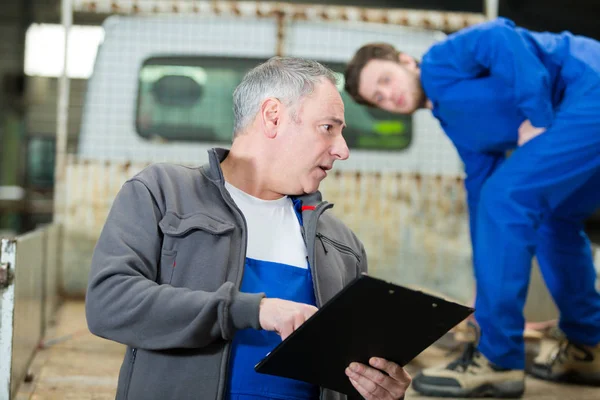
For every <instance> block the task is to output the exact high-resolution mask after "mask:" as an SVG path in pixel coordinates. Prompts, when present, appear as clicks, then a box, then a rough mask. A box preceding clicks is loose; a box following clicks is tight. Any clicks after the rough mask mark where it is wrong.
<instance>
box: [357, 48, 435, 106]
mask: <svg viewBox="0 0 600 400" xmlns="http://www.w3.org/2000/svg"><path fill="white" fill-rule="evenodd" d="M409 60H412V59H409ZM359 82H360V83H359V87H358V93H359V94H360V95H361V96H362V97H363V98H364V99H366V100H367V101H369V102H370V103H371V104H373V105H374V106H376V107H378V108H381V109H383V110H386V111H389V112H392V113H397V114H412V113H413V112H415V111H416V110H417V109H419V108H421V107H423V104H424V102H425V92H424V91H423V87H422V86H421V81H420V77H419V69H418V67H417V65H416V63H414V60H412V62H410V61H408V62H406V63H400V62H394V61H388V60H371V61H369V62H368V63H367V64H366V65H365V67H364V68H363V70H362V71H361V73H360V79H359Z"/></svg>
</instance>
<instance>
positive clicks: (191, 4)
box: [73, 0, 485, 32]
mask: <svg viewBox="0 0 600 400" xmlns="http://www.w3.org/2000/svg"><path fill="white" fill-rule="evenodd" d="M73 7H74V9H73V10H74V11H75V12H76V13H99V14H208V15H231V16H240V17H268V18H273V17H276V16H278V15H284V16H285V17H286V19H288V20H309V21H362V22H376V23H383V24H391V25H402V26H408V27H415V28H424V29H433V30H442V31H445V32H451V31H457V30H459V29H462V28H465V27H467V26H470V25H473V24H476V23H480V22H483V21H485V16H484V15H483V14H481V13H468V12H451V11H433V10H414V9H397V8H393V9H382V8H365V7H353V6H334V5H318V4H296V3H281V2H264V1H262V2H261V1H224V0H212V1H207V0H198V1H192V0H172V1H164V0H95V1H94V0H73Z"/></svg>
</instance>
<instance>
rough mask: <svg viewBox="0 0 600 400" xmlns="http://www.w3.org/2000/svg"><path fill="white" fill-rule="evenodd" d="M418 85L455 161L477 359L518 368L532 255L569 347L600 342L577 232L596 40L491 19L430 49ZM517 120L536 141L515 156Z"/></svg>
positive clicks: (595, 133) (583, 206)
mask: <svg viewBox="0 0 600 400" xmlns="http://www.w3.org/2000/svg"><path fill="white" fill-rule="evenodd" d="M421 82H422V85H423V88H424V90H425V94H426V95H427V97H428V98H429V99H430V100H431V102H432V104H433V111H432V112H433V115H434V116H435V117H436V118H437V119H438V120H439V122H440V124H441V126H442V128H443V129H444V131H445V132H446V134H447V135H448V136H449V138H450V139H451V140H452V142H453V143H454V145H455V147H456V149H457V151H458V153H459V155H460V157H461V159H462V161H463V162H464V164H465V171H466V179H465V187H466V190H467V202H468V208H469V217H470V230H471V240H472V245H473V262H474V269H475V278H476V282H477V287H476V290H477V297H476V304H475V308H476V311H475V318H476V319H477V322H478V323H479V325H480V327H481V332H482V336H481V340H480V343H479V350H480V351H481V352H482V353H483V354H484V355H485V356H486V357H487V358H488V359H490V360H491V361H492V362H493V363H495V364H497V365H499V366H501V367H504V368H512V369H523V368H524V342H523V328H524V323H525V321H524V318H523V307H524V304H525V300H526V296H527V288H528V284H529V276H530V272H531V269H530V268H531V260H532V257H533V255H534V254H536V255H537V258H538V261H539V264H540V268H541V271H542V273H543V276H544V279H545V281H546V283H547V286H548V288H549V290H550V292H551V294H552V296H553V297H554V300H555V302H556V304H557V306H558V308H559V309H560V312H561V316H560V327H561V328H562V329H563V330H564V332H565V333H566V334H567V336H568V337H569V338H570V339H571V340H573V341H575V342H577V343H580V344H587V345H593V344H596V343H598V342H600V294H598V292H597V291H596V289H595V280H596V278H595V277H596V272H595V270H594V265H593V261H592V255H591V249H590V243H589V240H588V238H587V236H586V234H585V232H584V230H583V223H584V220H585V219H586V218H587V217H589V216H590V215H591V214H592V213H593V212H594V210H595V209H596V208H597V207H599V206H600V112H599V110H600V43H599V42H597V41H594V40H592V39H589V38H585V37H581V36H575V35H573V34H571V33H569V32H563V33H560V34H552V33H539V32H531V31H528V30H526V29H523V28H519V27H516V26H515V25H514V23H513V22H512V21H510V20H507V19H504V18H498V19H496V20H494V21H490V22H486V23H483V24H479V25H477V26H473V27H470V28H467V29H464V30H462V31H459V32H457V33H454V34H452V35H450V36H449V37H448V38H447V39H446V40H444V41H442V42H440V43H437V44H435V45H434V46H432V48H431V49H430V50H429V51H428V52H427V53H426V54H425V55H424V57H423V60H422V63H421ZM527 119H528V120H530V122H531V123H532V125H533V126H535V127H543V128H546V132H544V133H543V134H542V135H539V136H537V137H536V138H534V139H532V140H530V141H529V142H527V143H526V144H525V145H523V146H521V147H518V148H517V139H518V128H519V126H520V125H521V123H522V122H523V121H525V120H527ZM515 148H516V149H515ZM510 149H515V150H514V152H513V153H512V154H511V156H510V157H508V158H506V157H505V154H506V152H507V150H510Z"/></svg>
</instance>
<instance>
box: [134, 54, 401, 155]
mask: <svg viewBox="0 0 600 400" xmlns="http://www.w3.org/2000/svg"><path fill="white" fill-rule="evenodd" d="M264 61H265V60H263V59H248V58H229V57H227V58H225V57H223V58H218V57H168V58H167V57H155V58H151V59H148V60H146V62H144V64H143V66H142V68H141V69H140V74H139V91H138V99H137V103H138V104H137V116H136V127H137V132H138V134H139V135H140V136H142V137H144V138H147V139H156V140H162V141H196V142H216V143H220V142H227V143H230V142H231V136H232V132H233V111H232V109H233V96H232V94H233V91H234V89H235V88H236V86H237V85H238V84H239V83H240V81H241V80H242V78H243V76H244V75H245V74H246V72H248V70H250V69H252V68H253V67H255V66H256V65H258V64H260V63H262V62H264ZM323 64H325V65H327V66H328V67H329V68H331V69H332V70H333V71H335V72H336V73H337V75H338V81H339V83H338V89H339V90H340V93H341V95H342V99H343V101H344V106H345V118H346V125H347V128H345V129H344V137H345V138H346V141H347V142H348V146H349V147H350V148H353V149H371V150H395V151H398V150H403V149H406V148H407V147H408V146H409V145H410V142H411V138H412V118H411V117H410V116H404V115H397V114H391V113H388V112H385V111H381V110H377V109H372V108H369V107H365V106H362V105H359V104H356V103H355V102H354V101H353V100H352V99H351V98H350V97H349V96H348V95H347V94H346V92H345V91H344V90H343V87H344V84H343V71H344V67H345V66H344V64H343V63H329V62H323Z"/></svg>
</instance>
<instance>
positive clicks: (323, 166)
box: [272, 80, 349, 195]
mask: <svg viewBox="0 0 600 400" xmlns="http://www.w3.org/2000/svg"><path fill="white" fill-rule="evenodd" d="M285 115H286V117H285V118H283V119H282V120H281V125H280V127H279V128H278V133H277V135H278V137H279V139H280V140H279V141H278V151H277V153H278V154H279V155H280V157H278V162H277V164H278V165H273V166H272V167H273V174H274V176H275V184H276V185H277V187H278V188H279V189H278V191H279V192H280V193H282V194H287V195H299V194H305V193H313V192H315V191H317V189H318V188H319V184H320V183H321V181H322V180H323V179H325V177H326V176H327V171H328V170H330V169H331V168H332V167H333V163H334V162H335V161H336V160H345V159H347V158H348V156H349V150H348V146H347V144H346V140H345V139H344V137H343V136H342V129H343V128H344V127H345V122H344V102H343V101H342V97H341V96H340V94H339V92H338V90H337V88H336V87H335V86H334V85H333V84H332V83H331V82H329V81H326V80H323V81H322V82H321V83H320V84H317V85H316V87H315V90H314V92H313V93H312V94H310V95H309V96H306V97H304V98H303V99H301V100H300V101H299V102H298V103H297V104H296V105H292V106H291V108H287V110H286V113H285Z"/></svg>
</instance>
